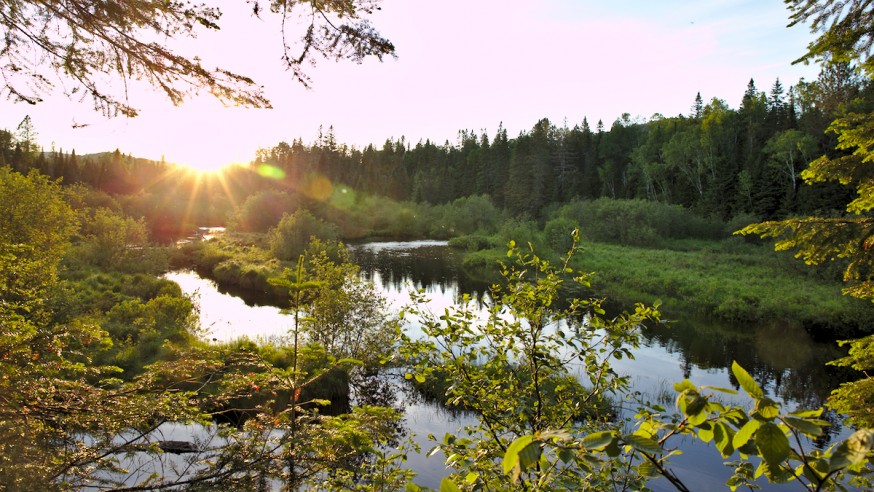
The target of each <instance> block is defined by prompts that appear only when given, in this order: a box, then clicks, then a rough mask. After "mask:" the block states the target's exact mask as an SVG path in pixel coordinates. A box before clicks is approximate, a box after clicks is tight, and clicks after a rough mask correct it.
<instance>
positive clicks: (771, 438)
mask: <svg viewBox="0 0 874 492" xmlns="http://www.w3.org/2000/svg"><path fill="white" fill-rule="evenodd" d="M755 437H756V448H757V449H758V450H759V453H761V455H762V458H763V459H764V460H765V461H766V462H767V463H768V466H769V467H770V468H771V469H772V470H776V469H777V468H779V467H780V463H782V462H783V460H785V459H786V458H788V457H789V454H790V453H791V452H792V449H791V448H790V447H789V439H787V438H786V434H784V433H783V431H782V430H780V427H778V426H777V425H776V424H772V423H770V422H768V423H766V424H763V425H762V427H761V428H760V429H759V430H758V431H756V436H755Z"/></svg>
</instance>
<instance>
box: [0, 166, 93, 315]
mask: <svg viewBox="0 0 874 492" xmlns="http://www.w3.org/2000/svg"><path fill="white" fill-rule="evenodd" d="M75 227H76V222H75V216H74V214H73V211H72V210H71V209H70V207H69V206H68V205H67V204H66V203H65V202H64V200H63V199H62V196H61V193H60V186H59V185H58V184H57V183H54V182H52V181H50V180H49V179H48V178H47V177H45V176H41V175H40V174H38V173H36V172H31V173H30V174H28V175H27V176H22V175H21V174H18V173H16V172H14V171H12V170H10V169H9V168H8V167H0V261H3V263H4V268H3V269H2V270H0V272H2V273H0V299H2V300H3V304H4V305H7V304H9V303H12V304H16V305H18V307H20V308H26V309H31V308H35V307H36V304H38V303H39V301H40V300H41V299H42V298H44V292H45V289H46V288H47V287H48V286H49V285H51V284H52V283H53V282H54V281H55V279H56V272H57V263H58V259H59V258H60V257H61V256H62V255H63V253H64V251H65V250H66V249H67V248H68V247H69V238H70V236H71V235H72V233H73V231H74V230H75Z"/></svg>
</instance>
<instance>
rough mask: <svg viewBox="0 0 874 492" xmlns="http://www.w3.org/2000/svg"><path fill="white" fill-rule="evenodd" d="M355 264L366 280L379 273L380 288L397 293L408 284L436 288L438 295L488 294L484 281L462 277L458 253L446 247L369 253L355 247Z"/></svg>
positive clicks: (462, 272)
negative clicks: (454, 293) (456, 292)
mask: <svg viewBox="0 0 874 492" xmlns="http://www.w3.org/2000/svg"><path fill="white" fill-rule="evenodd" d="M353 255H354V258H355V262H356V263H358V265H360V266H361V272H362V274H363V275H364V277H365V278H366V279H367V280H371V281H372V280H373V279H374V277H375V274H376V273H378V274H379V278H380V279H381V282H382V287H383V288H384V289H386V290H392V291H401V290H403V289H404V288H406V287H407V285H412V286H413V287H414V288H416V289H421V288H428V289H436V290H439V291H440V292H442V293H445V292H447V291H453V290H455V289H456V288H457V289H458V292H459V293H468V294H470V295H471V296H472V297H475V298H476V297H481V296H482V294H485V293H487V292H488V287H489V285H488V284H487V283H486V282H482V281H477V280H473V279H471V278H469V277H468V276H467V275H465V274H464V271H463V270H462V267H461V258H460V254H458V253H456V252H455V251H453V250H452V249H451V248H448V247H446V246H422V247H417V248H411V249H385V250H371V249H362V248H356V249H355V250H354V252H353Z"/></svg>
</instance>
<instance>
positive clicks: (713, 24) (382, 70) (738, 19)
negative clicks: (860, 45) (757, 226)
mask: <svg viewBox="0 0 874 492" xmlns="http://www.w3.org/2000/svg"><path fill="white" fill-rule="evenodd" d="M381 6H382V10H380V11H377V12H375V13H374V15H373V17H372V23H373V25H374V27H375V28H376V29H378V30H379V31H380V32H381V33H382V34H383V35H385V36H386V37H388V38H389V39H390V40H391V41H392V42H393V43H394V44H395V46H396V47H397V51H398V59H397V60H393V59H390V58H389V59H386V60H385V61H384V62H382V63H378V62H376V61H374V60H366V61H365V62H364V63H362V64H360V65H356V64H354V63H348V62H346V63H333V62H331V61H329V60H320V63H319V64H318V65H317V66H316V67H313V68H311V69H310V72H309V73H310V75H311V76H312V78H313V89H312V90H306V89H304V88H303V87H301V86H299V84H296V83H294V82H293V81H291V79H290V76H289V75H288V74H286V73H284V71H283V70H282V68H281V67H280V65H279V62H278V55H277V50H278V49H279V45H278V44H277V41H276V39H275V38H276V36H277V35H278V33H277V32H276V30H275V29H274V28H275V26H273V27H272V28H271V26H270V25H266V26H265V25H263V24H266V22H262V21H256V20H253V19H251V18H249V17H248V16H247V15H246V12H244V10H245V9H244V8H243V7H240V6H232V7H226V11H225V15H224V16H223V19H222V26H223V29H222V31H220V32H218V33H204V34H202V35H201V37H200V38H199V39H198V40H193V41H191V40H180V41H179V42H177V43H173V45H172V46H174V47H179V51H180V52H186V51H191V50H195V49H196V50H198V51H203V49H204V48H203V46H206V45H208V46H209V47H210V48H211V50H207V51H206V52H205V53H202V54H203V56H204V60H205V61H206V62H207V63H209V62H210V60H216V59H217V60H219V61H220V64H221V66H224V67H226V68H230V69H233V70H237V71H238V72H241V73H243V74H245V75H248V76H251V77H253V78H254V79H255V81H256V82H258V83H259V84H263V85H264V86H265V93H266V95H267V96H268V97H269V98H270V99H271V102H272V103H273V106H274V109H272V110H260V109H245V108H226V107H223V106H222V105H221V104H220V103H219V102H218V101H216V100H214V99H212V98H211V97H209V96H208V95H201V96H199V97H195V98H193V99H190V100H187V101H186V102H185V103H183V104H182V105H181V106H178V107H173V106H172V104H170V103H169V102H168V101H165V100H164V99H163V98H162V97H161V96H159V95H158V94H157V93H155V92H154V91H152V90H150V89H149V88H146V87H140V86H138V87H136V91H132V96H131V102H132V103H133V104H134V106H136V107H138V108H140V109H142V111H141V114H140V116H138V117H136V118H133V119H125V118H122V117H116V118H106V117H103V116H102V115H100V114H98V113H95V112H93V111H92V110H91V108H90V106H89V104H88V103H87V102H77V101H71V100H69V99H67V98H65V97H64V96H62V95H58V94H55V95H52V96H51V97H47V98H46V101H45V102H43V103H40V104H38V105H37V106H27V105H23V104H14V103H12V102H9V101H8V100H7V101H4V102H2V103H0V108H3V111H2V116H0V128H6V129H8V130H13V131H14V129H15V128H16V126H17V125H18V123H19V122H20V121H21V120H22V119H23V118H24V116H25V115H30V116H31V119H32V121H33V124H34V127H35V128H36V130H37V132H38V134H39V139H38V140H39V143H40V144H41V145H42V146H43V147H44V148H45V149H46V150H49V149H51V148H52V147H54V148H55V149H56V150H60V149H64V151H65V152H70V151H71V150H73V149H75V150H76V152H77V154H80V155H86V154H92V153H99V152H112V151H113V150H114V149H116V148H118V149H119V150H120V151H122V152H123V153H125V154H130V155H133V156H136V157H142V158H146V159H151V160H160V158H161V156H164V158H165V159H166V161H168V162H173V163H177V164H182V165H189V166H194V167H198V168H212V167H217V166H218V165H220V164H228V163H247V162H251V161H252V160H253V159H254V158H255V153H256V151H257V150H258V149H262V148H270V147H272V146H275V145H276V144H278V143H279V142H281V141H286V142H291V141H293V140H295V139H301V140H302V141H303V142H304V143H305V144H307V145H309V144H310V143H312V142H315V141H316V139H317V135H318V131H319V127H320V126H321V127H323V128H324V129H325V130H327V128H328V127H333V129H334V134H335V138H336V140H337V142H339V143H343V144H347V145H349V146H351V147H355V148H358V149H363V148H365V147H366V146H367V145H371V144H372V145H374V146H375V147H377V148H379V147H381V146H382V144H383V143H384V142H385V141H386V140H389V139H393V140H399V139H400V138H401V137H404V138H405V140H406V141H407V142H409V143H410V144H411V145H415V144H416V143H417V142H419V141H422V142H424V141H426V140H430V141H431V142H434V143H436V144H438V145H441V144H443V143H444V142H446V141H449V142H450V143H453V142H455V141H456V140H457V136H458V133H459V132H460V131H462V130H466V131H473V132H476V133H477V134H479V133H481V132H483V131H485V132H486V133H487V134H488V135H489V136H490V137H491V136H493V135H494V132H495V131H496V129H497V128H498V126H499V125H503V127H504V128H505V129H506V130H507V133H508V136H510V137H516V136H518V135H519V134H520V133H522V132H526V131H528V130H530V128H531V127H532V126H533V125H534V124H535V123H536V122H537V121H539V120H540V119H543V118H548V119H549V120H550V121H551V122H553V123H554V124H556V125H558V126H562V122H566V124H567V126H568V127H573V126H574V125H576V124H580V123H582V121H583V118H587V119H588V121H589V124H590V126H591V127H592V128H594V127H595V126H596V123H597V121H598V120H601V121H603V123H604V126H605V128H610V126H611V125H612V123H613V122H614V121H615V120H616V119H618V118H620V117H621V115H622V114H624V113H628V114H629V115H630V116H631V117H632V118H633V119H636V120H640V119H645V120H649V119H650V118H651V117H652V116H653V115H655V114H661V115H664V116H666V117H672V116H676V115H679V114H684V115H685V114H688V112H689V108H691V106H692V104H693V103H694V98H695V95H696V94H697V93H699V92H700V93H701V96H702V99H703V100H704V102H705V104H706V103H708V102H709V101H711V100H712V99H713V98H719V99H722V100H724V101H726V103H727V104H728V105H729V106H730V107H732V108H737V107H738V105H739V101H740V99H741V97H742V95H743V92H744V90H745V89H746V86H747V83H748V81H749V80H750V79H753V80H755V81H756V85H757V88H758V90H760V91H763V92H767V91H768V90H769V89H770V87H771V86H772V85H773V83H774V81H775V80H777V79H778V78H779V79H780V81H781V83H782V84H783V86H784V87H785V88H788V87H790V86H793V85H796V84H797V83H798V81H799V80H800V79H802V78H805V79H807V80H812V79H815V78H816V75H817V74H818V72H819V68H818V67H817V66H814V65H792V61H793V60H795V59H797V58H798V57H799V56H801V55H802V54H803V53H804V52H805V48H806V46H807V44H808V43H809V42H810V41H811V40H812V39H813V35H812V34H811V33H810V32H809V29H808V28H807V26H805V25H801V26H796V27H793V28H786V27H785V26H786V24H788V22H789V19H788V11H787V10H786V8H785V6H784V5H783V2H782V1H780V0H771V1H768V2H760V1H749V0H741V1H736V0H722V1H719V2H715V3H714V2H710V3H708V4H706V5H699V4H696V3H692V2H688V1H681V0H674V1H672V2H671V4H670V5H665V4H663V3H660V4H659V5H652V4H650V3H647V2H644V1H641V0H632V1H630V2H623V4H622V5H621V6H620V5H609V6H604V5H587V4H584V5H580V4H579V2H572V1H569V0H555V1H551V2H549V3H547V4H545V5H544V4H538V5H530V4H518V5H514V6H513V7H514V8H507V7H506V4H504V3H499V2H497V1H495V0H489V1H487V2H478V3H476V4H473V5H470V4H469V3H464V2H461V1H460V0H452V1H448V2H440V3H437V2H428V3H424V4H423V3H421V2H419V3H416V4H415V5H411V4H409V3H406V2H403V1H401V0H386V1H384V2H382V4H381ZM460 12H463V13H464V15H460V14H459V13H460ZM425 19H426V20H427V21H425ZM417 20H422V21H421V22H417ZM447 32H449V33H451V34H450V35H448V36H447ZM239 39H247V42H246V44H245V46H243V48H244V49H242V50H241V49H240V47H241V46H240V43H239V41H238V40H239ZM435 40H436V41H435ZM262 46H263V47H264V48H263V49H262V48H261V47H262ZM217 64H219V63H217ZM604 74H610V75H606V76H605V75H604ZM74 127H75V128H74Z"/></svg>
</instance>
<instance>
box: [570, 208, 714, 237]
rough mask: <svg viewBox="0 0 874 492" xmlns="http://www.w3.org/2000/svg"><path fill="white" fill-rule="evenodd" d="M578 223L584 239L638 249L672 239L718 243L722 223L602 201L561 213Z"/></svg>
mask: <svg viewBox="0 0 874 492" xmlns="http://www.w3.org/2000/svg"><path fill="white" fill-rule="evenodd" d="M558 214H559V216H560V217H562V218H565V219H568V220H570V221H571V222H574V223H577V224H579V226H580V233H581V235H582V236H583V237H585V238H587V239H590V240H593V241H601V242H612V243H620V244H629V245H634V246H648V247H653V246H660V245H661V244H662V242H663V241H664V240H670V239H686V238H700V239H718V238H720V237H721V236H722V234H723V232H722V228H723V226H722V223H721V222H719V221H714V220H709V219H704V218H702V217H699V216H697V215H695V214H694V213H693V212H691V211H690V210H687V209H685V208H683V207H681V206H679V205H668V204H665V203H661V202H653V201H648V200H639V199H638V200H614V199H611V198H599V199H597V200H592V201H582V202H580V201H575V202H571V203H568V204H567V205H565V206H563V207H561V208H560V209H559V210H558Z"/></svg>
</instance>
